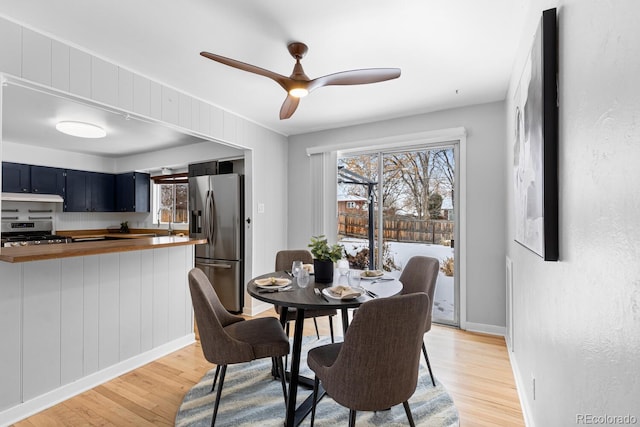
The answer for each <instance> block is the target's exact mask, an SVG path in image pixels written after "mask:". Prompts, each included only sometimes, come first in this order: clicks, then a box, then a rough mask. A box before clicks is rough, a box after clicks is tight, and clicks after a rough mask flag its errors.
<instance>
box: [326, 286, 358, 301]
mask: <svg viewBox="0 0 640 427" xmlns="http://www.w3.org/2000/svg"><path fill="white" fill-rule="evenodd" d="M327 291H328V292H329V293H330V294H331V295H332V296H333V297H335V298H340V299H350V298H358V297H359V296H360V295H362V291H360V290H359V289H353V288H352V287H351V286H344V285H338V286H332V287H330V288H327Z"/></svg>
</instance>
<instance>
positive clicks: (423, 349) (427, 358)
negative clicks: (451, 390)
mask: <svg viewBox="0 0 640 427" xmlns="http://www.w3.org/2000/svg"><path fill="white" fill-rule="evenodd" d="M422 354H424V359H425V360H426V361H427V368H429V375H431V384H433V386H434V387H435V386H436V380H434V379H433V372H432V371H431V363H429V356H427V347H425V345H424V341H423V342H422Z"/></svg>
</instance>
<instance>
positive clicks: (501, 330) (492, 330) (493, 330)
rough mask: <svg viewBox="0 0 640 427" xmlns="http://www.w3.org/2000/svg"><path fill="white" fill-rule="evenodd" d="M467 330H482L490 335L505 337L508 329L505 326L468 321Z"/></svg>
mask: <svg viewBox="0 0 640 427" xmlns="http://www.w3.org/2000/svg"><path fill="white" fill-rule="evenodd" d="M464 326H465V327H464V329H465V331H469V332H480V333H483V334H488V335H500V336H501V337H504V336H505V334H506V332H507V329H506V328H505V327H504V326H495V325H486V324H484V323H473V322H466V323H465V325H464Z"/></svg>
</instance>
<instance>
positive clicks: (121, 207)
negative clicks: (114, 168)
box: [116, 172, 136, 212]
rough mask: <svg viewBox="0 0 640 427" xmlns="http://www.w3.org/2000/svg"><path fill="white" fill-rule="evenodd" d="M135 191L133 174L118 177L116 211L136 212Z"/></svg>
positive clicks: (122, 174)
mask: <svg viewBox="0 0 640 427" xmlns="http://www.w3.org/2000/svg"><path fill="white" fill-rule="evenodd" d="M135 191H136V190H135V178H134V174H133V172H129V173H121V174H120V175H116V211H118V212H134V211H135Z"/></svg>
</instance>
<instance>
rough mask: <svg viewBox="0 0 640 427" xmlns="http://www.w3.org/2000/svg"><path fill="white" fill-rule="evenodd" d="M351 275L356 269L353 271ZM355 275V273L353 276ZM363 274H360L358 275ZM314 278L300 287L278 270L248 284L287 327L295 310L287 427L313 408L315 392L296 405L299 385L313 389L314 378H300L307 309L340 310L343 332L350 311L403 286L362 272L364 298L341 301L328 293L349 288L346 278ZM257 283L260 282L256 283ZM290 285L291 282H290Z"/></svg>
mask: <svg viewBox="0 0 640 427" xmlns="http://www.w3.org/2000/svg"><path fill="white" fill-rule="evenodd" d="M351 271H352V272H353V271H354V270H351ZM351 274H353V273H351ZM358 274H361V272H358ZM314 277H315V276H314V275H313V274H312V275H310V276H309V282H308V284H307V285H306V286H304V287H301V286H299V285H298V281H297V279H296V278H295V277H293V276H292V275H291V273H290V272H288V271H276V272H271V273H267V274H263V275H260V276H257V277H254V278H253V279H251V280H250V281H249V283H248V284H247V292H248V293H249V295H251V296H252V297H253V298H256V299H258V300H260V301H264V302H267V303H271V304H274V305H278V306H280V307H282V310H281V313H280V323H281V324H282V327H283V328H284V326H285V324H286V318H287V311H288V310H289V309H290V308H295V309H296V318H295V328H294V333H293V346H292V349H291V371H290V373H289V394H288V398H287V412H286V418H285V426H286V427H293V426H298V425H299V424H300V423H301V422H302V420H303V419H304V418H305V417H306V416H307V415H308V414H309V412H311V408H312V405H313V393H310V394H309V396H308V397H307V398H306V399H305V400H304V401H303V402H302V403H301V404H300V405H298V406H296V402H297V395H298V386H299V385H300V384H304V385H307V386H309V387H312V386H313V379H309V378H305V377H302V376H300V359H301V351H302V329H303V325H304V315H305V311H306V310H321V309H338V310H340V311H341V317H342V327H343V332H345V333H346V330H347V328H348V326H349V313H348V310H349V309H355V308H358V307H359V306H360V305H362V304H363V303H365V302H367V301H369V300H371V299H374V298H387V297H390V296H393V295H397V294H399V293H400V292H401V291H402V283H401V282H400V281H399V280H398V279H397V278H394V277H391V276H388V275H387V274H384V275H382V276H381V277H365V275H364V273H362V279H361V280H360V283H359V285H358V286H357V288H359V289H361V290H362V295H361V296H359V297H357V298H351V299H339V298H336V297H335V296H334V297H332V294H331V293H330V292H328V288H330V287H332V286H338V285H344V286H349V283H348V278H347V275H343V274H340V273H339V271H338V270H336V271H335V273H334V276H333V277H334V280H333V282H332V283H318V282H316V281H315V280H314ZM272 278H273V281H276V280H277V281H278V282H279V283H281V285H280V286H265V285H264V284H263V285H258V283H264V281H265V279H272ZM256 281H258V283H256ZM287 282H290V283H287ZM323 394H324V390H320V392H319V393H318V400H320V398H321V397H322V396H323Z"/></svg>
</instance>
